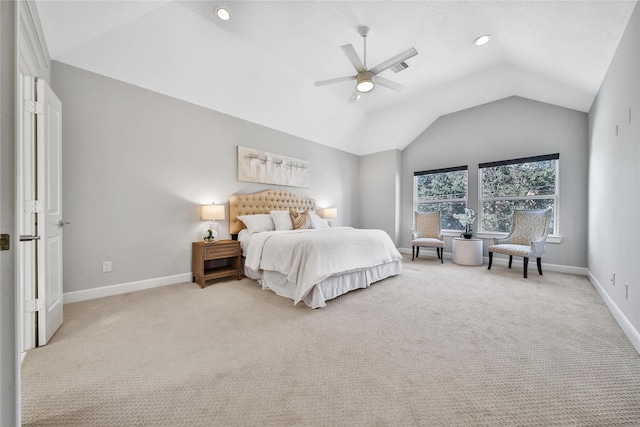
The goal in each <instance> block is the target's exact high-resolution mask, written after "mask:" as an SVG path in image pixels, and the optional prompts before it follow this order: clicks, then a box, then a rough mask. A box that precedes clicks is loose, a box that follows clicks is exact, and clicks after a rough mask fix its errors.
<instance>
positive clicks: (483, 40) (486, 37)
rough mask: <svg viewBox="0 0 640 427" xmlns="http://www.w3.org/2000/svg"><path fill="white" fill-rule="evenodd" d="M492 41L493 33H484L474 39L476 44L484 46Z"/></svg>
mask: <svg viewBox="0 0 640 427" xmlns="http://www.w3.org/2000/svg"><path fill="white" fill-rule="evenodd" d="M490 41H491V34H483V35H481V36H478V37H476V38H475V40H474V41H473V44H474V45H476V46H482V45H485V44H487V43H489V42H490Z"/></svg>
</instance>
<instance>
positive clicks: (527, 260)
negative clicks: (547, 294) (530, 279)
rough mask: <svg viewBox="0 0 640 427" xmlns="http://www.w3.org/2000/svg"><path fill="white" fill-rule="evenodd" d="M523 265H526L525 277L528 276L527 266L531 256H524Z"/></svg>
mask: <svg viewBox="0 0 640 427" xmlns="http://www.w3.org/2000/svg"><path fill="white" fill-rule="evenodd" d="M522 266H523V267H524V278H525V279H526V278H527V267H528V266H529V258H527V257H524V259H523V260H522Z"/></svg>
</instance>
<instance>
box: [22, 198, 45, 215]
mask: <svg viewBox="0 0 640 427" xmlns="http://www.w3.org/2000/svg"><path fill="white" fill-rule="evenodd" d="M43 210H44V204H43V203H42V202H41V201H39V200H25V202H24V211H25V212H26V213H38V212H42V211H43Z"/></svg>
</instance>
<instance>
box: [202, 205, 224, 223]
mask: <svg viewBox="0 0 640 427" xmlns="http://www.w3.org/2000/svg"><path fill="white" fill-rule="evenodd" d="M217 219H224V205H202V220H203V221H215V220H217Z"/></svg>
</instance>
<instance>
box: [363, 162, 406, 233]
mask: <svg viewBox="0 0 640 427" xmlns="http://www.w3.org/2000/svg"><path fill="white" fill-rule="evenodd" d="M401 158H402V152H401V151H399V150H389V151H383V152H380V153H374V154H369V155H366V156H362V157H360V226H361V227H362V228H379V229H381V230H384V231H386V232H387V234H389V236H391V239H393V241H394V243H396V245H397V244H398V243H399V240H400V236H399V234H398V233H399V230H400V217H399V206H400V203H399V202H400V161H401Z"/></svg>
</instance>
